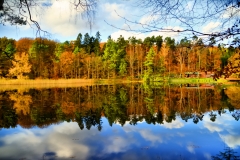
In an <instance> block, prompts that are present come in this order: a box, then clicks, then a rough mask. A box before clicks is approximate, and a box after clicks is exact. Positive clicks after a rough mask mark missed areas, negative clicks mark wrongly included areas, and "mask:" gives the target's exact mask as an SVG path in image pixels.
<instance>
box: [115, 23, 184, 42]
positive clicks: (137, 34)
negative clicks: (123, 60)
mask: <svg viewBox="0 0 240 160" xmlns="http://www.w3.org/2000/svg"><path fill="white" fill-rule="evenodd" d="M122 28H123V30H118V31H116V32H113V33H112V34H111V37H112V39H114V40H117V39H118V38H119V37H120V35H122V36H123V37H124V39H128V38H129V37H132V36H134V37H136V38H137V39H142V40H144V38H146V37H152V36H155V37H156V36H159V35H160V36H163V38H165V37H171V38H178V35H179V33H178V32H170V31H159V32H158V31H153V32H150V33H147V34H146V33H141V32H134V31H126V30H128V29H129V28H128V26H126V25H124V26H123V27H122ZM166 29H173V30H176V31H177V30H179V31H180V30H182V28H181V27H167V28H166ZM130 30H131V29H130Z"/></svg>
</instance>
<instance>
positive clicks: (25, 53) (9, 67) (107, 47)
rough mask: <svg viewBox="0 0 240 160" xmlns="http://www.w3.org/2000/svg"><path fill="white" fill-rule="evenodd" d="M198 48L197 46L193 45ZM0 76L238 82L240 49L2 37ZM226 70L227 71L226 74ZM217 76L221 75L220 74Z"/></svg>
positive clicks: (184, 42)
mask: <svg viewBox="0 0 240 160" xmlns="http://www.w3.org/2000/svg"><path fill="white" fill-rule="evenodd" d="M196 44H197V45H196ZM0 50H1V51H3V52H1V54H0V61H1V62H2V63H0V77H1V78H10V79H12V78H13V79H16V78H17V79H27V78H30V79H38V78H41V79H42V78H44V79H58V78H64V79H69V78H79V79H80V78H82V79H112V78H119V79H132V80H133V79H138V80H144V81H159V80H164V79H165V78H183V77H205V78H206V77H212V76H213V75H214V77H213V78H218V77H220V76H221V74H220V72H224V75H225V77H229V76H233V77H235V78H238V77H239V75H240V74H239V73H240V66H239V64H240V63H239V49H238V48H233V47H228V48H226V47H224V46H221V45H219V46H218V47H216V46H211V47H209V46H208V45H204V44H203V42H202V40H201V39H198V38H197V37H195V38H193V39H192V40H188V39H187V38H186V37H185V38H183V39H181V40H180V42H177V41H176V40H175V39H174V38H171V37H166V38H163V37H162V36H156V37H155V36H152V37H146V38H145V39H137V38H136V37H129V38H128V39H124V37H123V36H120V37H119V38H118V39H117V40H114V39H112V38H111V37H109V38H108V40H107V42H101V34H100V32H97V33H96V35H95V36H90V35H89V33H85V34H82V33H79V34H78V35H77V36H76V39H75V40H72V41H65V42H63V43H60V42H56V41H53V40H50V39H46V38H35V39H32V38H21V39H19V40H14V39H9V38H7V37H3V38H0ZM226 68H227V69H226ZM219 74H220V75H219Z"/></svg>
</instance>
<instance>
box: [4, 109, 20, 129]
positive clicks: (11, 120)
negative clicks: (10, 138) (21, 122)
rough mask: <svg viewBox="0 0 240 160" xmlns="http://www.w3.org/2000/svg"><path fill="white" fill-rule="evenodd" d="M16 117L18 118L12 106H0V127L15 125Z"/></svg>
mask: <svg viewBox="0 0 240 160" xmlns="http://www.w3.org/2000/svg"><path fill="white" fill-rule="evenodd" d="M17 119H18V116H17V114H16V110H15V109H14V108H12V107H11V106H6V105H2V106H0V129H1V128H10V127H12V128H14V127H16V126H17Z"/></svg>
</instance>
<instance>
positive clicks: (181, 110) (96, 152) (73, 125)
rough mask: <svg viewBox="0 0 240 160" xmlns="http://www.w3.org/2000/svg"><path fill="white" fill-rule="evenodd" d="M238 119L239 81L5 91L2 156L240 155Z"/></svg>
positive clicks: (1, 95) (131, 158)
mask: <svg viewBox="0 0 240 160" xmlns="http://www.w3.org/2000/svg"><path fill="white" fill-rule="evenodd" d="M239 118H240V87H239V86H228V87H225V88H224V87H221V86H215V87H213V86H210V85H201V86H197V87H196V86H189V85H188V86H154V87H153V86H146V85H145V86H144V85H141V84H134V85H130V84H125V85H109V86H103V85H95V86H86V87H79V88H51V89H30V90H22V89H19V90H4V91H0V159H1V160H2V159H3V160H8V159H13V160H15V159H22V160H23V159H24V160H32V159H33V160H34V159H40V160H45V159H52V160H53V159H56V160H57V159H69V160H72V159H76V160H85V159H93V160H95V159H111V160H112V159H126V160H135V159H136V160H137V159H144V160H145V159H146V160H148V159H149V160H152V159H156V160H157V159H159V160H163V159H164V160H165V159H170V160H175V159H176V160H178V159H179V160H182V159H190V160H194V159H199V160H202V159H207V160H208V159H217V158H219V159H227V158H224V156H225V157H227V156H228V157H229V156H231V158H232V159H234V156H235V159H240V157H238V156H240V123H239ZM231 158H230V159H231Z"/></svg>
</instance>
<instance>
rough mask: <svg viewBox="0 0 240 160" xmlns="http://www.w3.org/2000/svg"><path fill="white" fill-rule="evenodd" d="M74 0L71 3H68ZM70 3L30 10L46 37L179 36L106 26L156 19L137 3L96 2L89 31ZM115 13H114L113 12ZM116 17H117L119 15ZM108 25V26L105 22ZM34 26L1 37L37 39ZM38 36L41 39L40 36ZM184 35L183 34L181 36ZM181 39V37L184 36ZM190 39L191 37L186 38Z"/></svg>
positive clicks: (5, 30) (1, 29) (212, 24)
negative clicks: (91, 26)
mask: <svg viewBox="0 0 240 160" xmlns="http://www.w3.org/2000/svg"><path fill="white" fill-rule="evenodd" d="M71 1H73V0H71ZM71 1H69V0H58V1H56V0H45V1H42V2H43V3H44V4H46V3H47V4H50V5H49V6H48V7H46V6H45V7H43V6H40V7H36V8H35V9H34V10H32V16H33V19H35V20H37V21H38V22H39V24H40V26H41V28H42V29H43V30H46V31H48V32H49V33H50V34H49V35H47V38H49V39H53V40H58V41H60V42H64V41H66V40H74V39H76V37H77V35H78V33H82V34H85V33H87V32H88V33H90V34H91V35H92V36H95V33H96V32H97V31H100V34H101V39H102V41H106V40H107V37H108V36H109V35H111V37H112V38H113V39H117V38H118V37H119V36H120V35H123V36H124V37H125V38H128V37H130V36H135V37H137V38H142V39H143V38H145V37H146V36H152V35H155V36H158V35H162V36H163V37H167V36H170V37H173V38H177V39H179V35H178V33H161V32H157V31H155V32H149V33H138V32H126V31H123V30H120V29H116V28H114V27H112V26H110V25H109V24H112V25H114V26H116V27H117V28H123V29H127V28H128V27H129V26H128V25H127V24H126V22H125V21H124V19H122V18H121V17H120V16H122V17H126V18H127V19H129V20H132V21H136V22H140V23H148V22H150V21H152V20H154V19H155V17H154V16H153V17H151V18H149V16H147V15H146V14H144V13H145V12H147V10H143V9H142V8H138V7H136V2H137V0H114V1H112V0H101V1H98V2H99V3H98V7H97V12H96V17H95V21H94V24H93V28H92V30H90V29H89V25H88V23H87V21H86V19H83V18H82V15H81V12H82V11H78V12H76V11H75V10H74V9H73V7H72V4H71V3H70V2H71ZM191 6H192V1H189V2H188V3H187V4H186V6H185V7H186V9H187V10H188V9H190V8H191ZM116 12H117V13H116ZM117 14H119V15H120V16H118V15H117ZM106 22H107V23H109V24H107V23H106ZM161 25H162V26H164V27H166V28H174V29H179V30H181V29H183V27H184V26H182V25H180V23H178V22H177V21H171V22H166V23H163V24H161ZM219 26H220V22H218V21H217V20H216V21H208V22H206V23H205V24H204V25H202V26H196V28H197V30H199V31H203V32H209V31H212V30H213V29H214V28H216V27H219ZM130 27H131V28H132V29H138V28H139V27H140V26H137V25H131V26H130ZM34 28H35V27H34V26H32V27H31V25H26V26H10V25H5V26H3V25H0V37H4V36H6V37H9V38H14V39H16V40H18V39H19V38H22V37H33V38H35V37H36V30H35V29H34ZM41 36H44V34H43V33H42V35H41ZM183 36H186V35H183ZM183 36H181V37H183ZM189 36H192V35H189Z"/></svg>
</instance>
